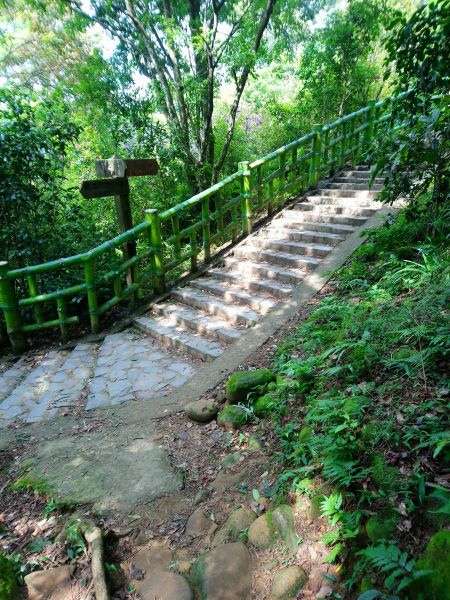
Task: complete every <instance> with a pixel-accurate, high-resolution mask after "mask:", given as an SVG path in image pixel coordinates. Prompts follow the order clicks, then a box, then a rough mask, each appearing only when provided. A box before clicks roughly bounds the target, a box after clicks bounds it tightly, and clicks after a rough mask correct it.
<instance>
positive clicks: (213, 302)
mask: <svg viewBox="0 0 450 600" xmlns="http://www.w3.org/2000/svg"><path fill="white" fill-rule="evenodd" d="M171 298H174V299H176V300H178V301H179V302H183V303H184V304H188V305H189V306H193V307H195V308H198V309H200V310H203V311H204V312H206V313H209V314H211V315H217V316H220V317H223V318H225V319H226V320H227V321H229V322H230V323H242V325H247V326H248V327H252V326H253V325H256V323H257V322H258V321H259V319H260V317H259V315H258V314H257V313H256V312H255V311H253V310H250V309H247V308H244V307H239V306H233V305H230V304H229V303H226V302H222V301H221V300H218V299H217V298H213V297H211V296H208V294H205V293H202V292H200V291H199V290H195V289H192V288H190V287H185V288H181V289H179V290H174V291H173V292H172V295H171Z"/></svg>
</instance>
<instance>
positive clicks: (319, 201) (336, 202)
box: [306, 195, 380, 212]
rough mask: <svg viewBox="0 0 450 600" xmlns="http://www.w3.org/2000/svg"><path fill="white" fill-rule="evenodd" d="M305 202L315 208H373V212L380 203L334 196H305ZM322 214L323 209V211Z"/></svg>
mask: <svg viewBox="0 0 450 600" xmlns="http://www.w3.org/2000/svg"><path fill="white" fill-rule="evenodd" d="M306 200H307V201H308V203H310V204H316V205H317V206H323V205H327V206H344V207H349V208H354V207H362V208H374V209H375V210H379V209H380V203H379V202H377V201H376V200H369V199H366V198H364V199H362V198H336V197H334V196H320V195H314V196H306ZM324 212H326V211H325V209H324Z"/></svg>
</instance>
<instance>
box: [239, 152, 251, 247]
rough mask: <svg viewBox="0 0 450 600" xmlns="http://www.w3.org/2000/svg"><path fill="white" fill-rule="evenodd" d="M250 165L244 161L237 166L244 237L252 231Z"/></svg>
mask: <svg viewBox="0 0 450 600" xmlns="http://www.w3.org/2000/svg"><path fill="white" fill-rule="evenodd" d="M249 165H250V163H249V162H248V161H247V160H246V161H243V162H240V163H239V164H238V169H239V171H241V172H242V177H241V198H242V203H241V207H242V209H241V210H242V230H243V232H244V235H249V234H250V233H251V232H252V230H253V224H252V203H251V191H252V180H251V172H250V168H249Z"/></svg>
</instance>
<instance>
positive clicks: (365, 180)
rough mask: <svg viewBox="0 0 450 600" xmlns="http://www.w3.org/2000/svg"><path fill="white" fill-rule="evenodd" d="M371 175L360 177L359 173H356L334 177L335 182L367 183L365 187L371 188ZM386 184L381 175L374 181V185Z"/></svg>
mask: <svg viewBox="0 0 450 600" xmlns="http://www.w3.org/2000/svg"><path fill="white" fill-rule="evenodd" d="M370 179H371V176H370V175H367V177H359V176H358V175H355V177H335V178H334V179H333V183H348V184H356V185H358V184H362V185H365V186H366V187H365V189H370V188H369V182H370ZM383 184H384V180H383V179H381V178H380V177H375V180H374V182H373V184H372V185H380V186H383Z"/></svg>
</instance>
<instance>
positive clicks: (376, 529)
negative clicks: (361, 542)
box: [366, 511, 398, 544]
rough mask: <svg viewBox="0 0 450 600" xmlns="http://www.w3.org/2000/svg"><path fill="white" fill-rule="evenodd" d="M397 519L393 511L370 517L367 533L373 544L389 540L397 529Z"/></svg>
mask: <svg viewBox="0 0 450 600" xmlns="http://www.w3.org/2000/svg"><path fill="white" fill-rule="evenodd" d="M397 520H398V519H397V517H396V515H395V513H393V512H392V511H388V512H384V513H380V514H379V515H372V516H371V517H369V519H368V520H367V523H366V533H367V535H368V537H369V540H370V541H371V542H372V543H373V544H376V543H378V542H379V541H381V540H389V539H390V538H391V536H392V532H393V531H394V529H395V523H396V521H397Z"/></svg>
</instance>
